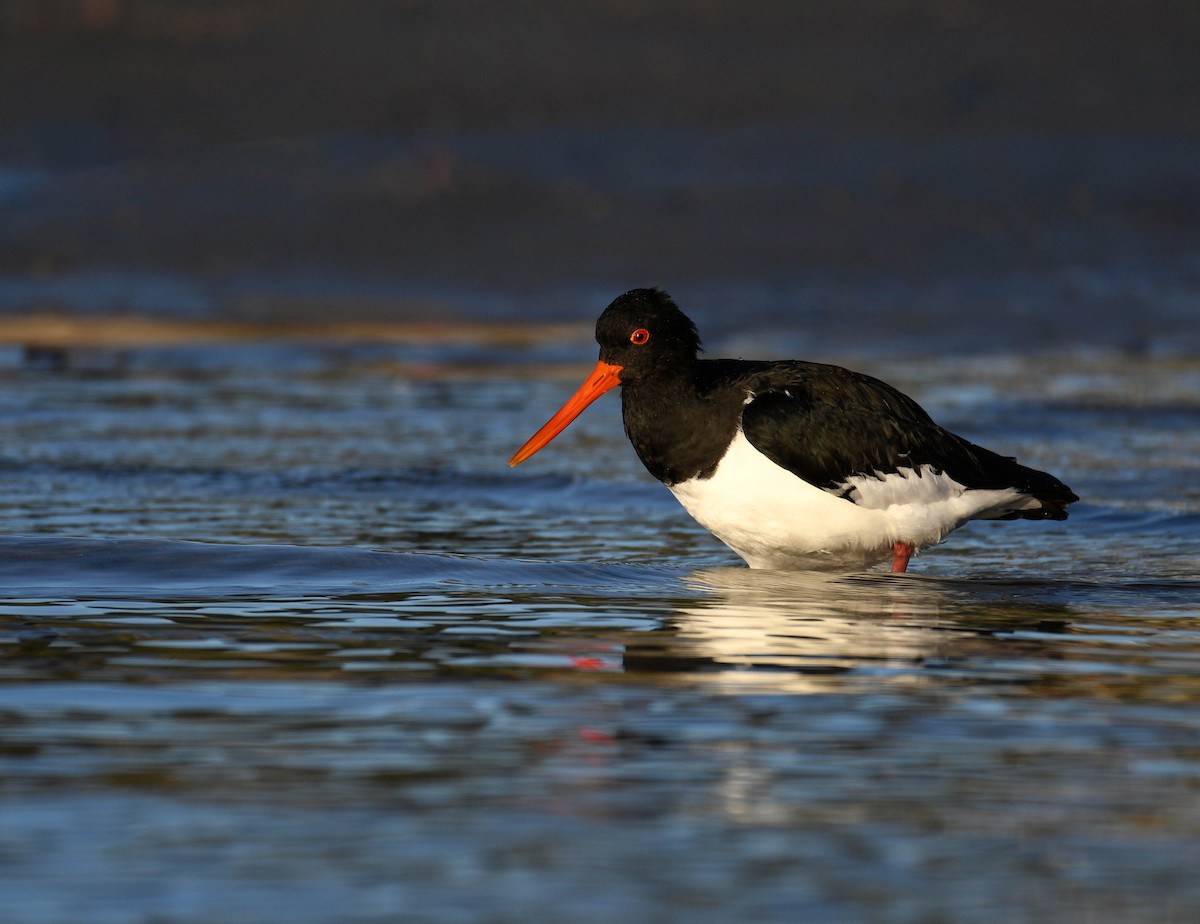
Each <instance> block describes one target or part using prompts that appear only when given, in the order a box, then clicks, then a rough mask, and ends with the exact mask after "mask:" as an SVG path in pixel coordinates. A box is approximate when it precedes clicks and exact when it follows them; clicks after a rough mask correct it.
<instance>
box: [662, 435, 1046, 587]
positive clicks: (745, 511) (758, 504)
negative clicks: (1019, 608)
mask: <svg viewBox="0 0 1200 924" xmlns="http://www.w3.org/2000/svg"><path fill="white" fill-rule="evenodd" d="M839 490H840V491H845V492H848V493H849V495H850V496H851V497H853V498H854V502H851V501H850V500H847V499H846V498H845V497H841V496H838V494H835V493H831V492H829V491H825V490H822V489H821V488H817V487H815V486H813V485H811V484H809V483H808V482H806V481H804V479H802V478H798V477H796V476H795V475H793V474H792V473H791V472H789V471H787V470H786V469H784V468H781V467H780V466H778V465H776V464H775V463H774V462H772V461H771V460H770V459H768V458H767V457H766V456H764V455H763V454H762V453H761V452H759V451H758V450H757V449H755V448H754V446H752V445H751V444H750V442H749V440H747V439H746V438H745V436H744V435H743V434H742V433H741V432H740V431H739V432H738V434H737V435H736V436H735V437H734V439H733V442H732V443H731V444H730V446H729V449H728V451H727V452H726V454H725V456H724V458H722V459H721V463H720V464H719V465H718V466H717V469H716V471H715V472H714V473H713V475H712V477H711V478H706V479H700V478H693V479H691V480H690V481H685V482H683V483H681V484H677V485H674V486H672V487H671V491H672V493H673V494H674V495H675V497H676V498H678V500H679V502H680V503H681V504H683V506H684V508H685V509H686V510H687V512H688V513H690V514H691V515H692V516H693V517H694V518H695V519H696V521H697V522H698V523H700V525H701V526H704V527H705V528H706V529H708V530H709V531H710V532H712V533H713V535H715V536H716V537H717V538H718V539H720V540H721V541H722V542H724V543H725V544H726V545H727V546H729V547H730V548H731V549H733V550H734V551H735V552H737V553H738V555H740V556H741V557H742V558H744V559H745V560H746V563H747V564H748V565H749V566H750V567H751V568H773V569H779V570H807V569H812V568H861V567H863V566H865V565H868V564H873V563H875V562H878V561H880V560H882V559H884V558H886V557H887V556H889V555H890V554H891V549H892V545H893V544H894V543H896V542H908V543H911V544H912V545H913V546H915V547H917V548H925V547H928V546H931V545H935V544H936V543H938V542H941V541H942V539H944V538H945V537H946V535H947V534H948V533H949V532H950V531H951V530H953V529H956V528H957V527H959V526H961V525H962V524H963V523H965V522H966V521H967V520H970V519H975V518H978V517H989V516H992V517H994V516H999V515H1002V514H1004V513H1006V512H1008V511H1011V510H1014V509H1019V508H1021V507H1024V506H1026V505H1027V504H1030V503H1032V504H1033V505H1034V506H1036V504H1037V502H1036V501H1032V500H1031V499H1030V498H1027V497H1025V496H1023V495H1021V494H1020V493H1019V492H1018V491H1016V490H1015V489H1005V490H1001V491H977V490H970V489H967V488H965V487H964V486H963V485H961V484H959V483H958V482H957V481H955V480H954V479H953V478H951V477H949V476H948V475H945V474H941V473H936V472H935V471H934V470H933V469H932V468H931V467H929V466H923V467H922V468H921V469H920V470H919V472H918V471H916V470H913V469H904V470H902V471H901V472H900V473H894V474H887V475H878V476H874V475H860V476H855V477H854V478H852V479H849V480H848V481H847V482H846V483H845V484H844V485H843V486H841V488H840V489H839Z"/></svg>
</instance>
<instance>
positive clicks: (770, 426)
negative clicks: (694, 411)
mask: <svg viewBox="0 0 1200 924" xmlns="http://www.w3.org/2000/svg"><path fill="white" fill-rule="evenodd" d="M746 384H747V386H748V387H749V388H750V390H751V391H752V393H753V394H754V398H753V400H751V401H750V402H749V404H747V405H746V407H745V409H744V411H743V415H742V431H743V432H744V433H745V435H746V439H748V440H749V441H750V443H751V444H752V445H753V446H754V447H755V448H756V449H758V451H759V452H761V453H762V454H763V455H765V456H766V457H767V458H769V459H770V460H771V461H773V462H774V463H775V464H776V465H779V466H782V467H783V468H785V469H787V470H788V471H790V472H792V473H793V474H795V475H797V476H798V477H800V478H803V479H804V480H805V481H807V482H809V483H810V484H813V485H816V486H817V487H819V488H823V489H824V490H827V491H832V492H834V493H841V492H842V491H844V490H845V487H844V486H845V482H846V480H847V479H848V478H850V477H851V476H854V475H866V476H873V475H876V474H880V475H886V474H889V473H891V472H896V471H899V470H900V469H903V468H911V469H913V470H915V471H918V472H919V471H920V470H921V467H922V466H925V465H929V466H931V467H932V468H933V469H935V470H936V471H939V472H945V473H946V474H948V475H950V476H951V477H952V478H954V480H955V481H957V482H959V483H960V484H962V485H965V486H966V487H968V488H982V489H995V488H1016V489H1017V490H1019V491H1021V492H1022V493H1024V494H1027V495H1029V496H1031V497H1035V498H1037V499H1038V500H1039V501H1041V503H1042V506H1041V507H1040V508H1038V509H1034V510H1024V511H1020V512H1019V513H1016V514H1013V516H1021V517H1026V518H1036V519H1044V518H1050V519H1064V518H1065V517H1066V509H1065V507H1066V505H1067V504H1069V503H1071V502H1072V501H1075V500H1078V498H1077V497H1076V496H1075V495H1074V494H1073V493H1072V492H1071V490H1070V489H1069V488H1067V487H1066V485H1064V484H1062V483H1061V482H1060V481H1059V480H1058V479H1057V478H1054V477H1053V476H1052V475H1048V474H1046V473H1045V472H1039V471H1037V470H1035V469H1031V468H1028V467H1026V466H1024V465H1021V464H1019V463H1018V462H1017V461H1016V460H1015V459H1011V458H1008V457H1006V456H1001V455H998V454H997V453H994V452H992V451H991V450H988V449H984V448H983V447H982V446H976V445H975V444H974V443H971V442H969V441H967V440H965V439H963V438H962V437H959V436H956V435H954V434H953V433H951V432H949V431H948V430H944V429H942V428H941V427H939V426H938V425H937V424H936V423H934V422H933V420H932V418H930V416H929V415H928V414H927V413H926V412H925V410H924V409H923V408H922V407H921V406H920V405H919V404H917V403H916V402H915V401H913V400H912V398H910V397H908V396H907V395H905V394H904V393H903V392H900V391H898V390H896V389H895V388H893V387H892V386H890V385H888V384H887V383H886V382H881V381H879V380H878V379H875V378H872V377H871V376H868V375H862V374H861V373H857V372H851V371H850V370H848V369H843V368H841V367H839V366H827V365H821V364H817V363H800V362H797V363H772V364H770V365H769V366H766V367H764V368H762V369H761V370H759V371H758V372H757V373H756V374H751V375H748V376H747V381H746ZM842 496H845V497H846V498H847V500H850V499H851V498H850V495H849V493H848V492H847V493H845V494H843V495H842Z"/></svg>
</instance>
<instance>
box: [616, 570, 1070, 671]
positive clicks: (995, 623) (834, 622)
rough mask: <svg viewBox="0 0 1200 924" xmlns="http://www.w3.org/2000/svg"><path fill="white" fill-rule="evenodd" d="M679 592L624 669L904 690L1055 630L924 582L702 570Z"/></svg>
mask: <svg viewBox="0 0 1200 924" xmlns="http://www.w3.org/2000/svg"><path fill="white" fill-rule="evenodd" d="M687 583H688V584H689V585H690V586H691V587H692V588H694V589H695V590H697V591H700V592H702V593H703V594H704V597H702V598H701V599H700V600H699V601H698V602H697V603H696V604H695V605H692V606H687V607H683V608H681V609H680V610H678V612H677V616H676V618H675V619H674V620H673V621H672V623H671V626H670V629H671V630H672V631H671V632H670V634H669V636H667V637H665V638H664V637H659V638H658V639H656V640H654V641H652V642H650V641H648V643H647V644H646V645H637V646H633V647H631V648H629V649H627V650H626V653H625V667H626V669H627V670H629V669H634V670H646V671H669V672H687V673H697V672H703V673H705V674H707V675H709V679H711V680H712V681H713V682H714V683H715V684H717V685H718V686H720V687H726V688H730V689H735V690H742V689H747V688H755V687H766V688H770V689H773V690H780V691H787V692H820V691H828V690H831V689H841V690H845V689H846V688H847V684H848V683H850V684H853V683H854V682H856V681H862V682H869V683H872V684H879V683H915V682H922V681H923V680H925V679H926V678H927V677H928V676H929V673H930V670H931V669H933V668H946V669H951V668H953V667H954V666H955V665H956V664H961V663H963V662H965V661H966V660H969V659H971V658H972V657H974V656H982V657H988V658H989V659H990V657H994V656H995V645H996V638H995V631H996V629H997V628H1000V627H1001V626H1004V625H1008V626H1011V625H1012V623H1013V622H1014V621H1015V622H1026V621H1029V620H1031V619H1032V620H1034V621H1037V622H1038V624H1039V625H1040V626H1042V627H1045V626H1047V625H1048V624H1053V623H1054V622H1055V620H1050V621H1049V622H1048V621H1047V619H1046V616H1047V613H1046V611H1045V609H1044V608H1039V609H1038V610H1037V611H1036V612H1034V611H1031V610H1029V609H1028V608H1020V607H1016V608H1014V607H1013V606H1012V605H1011V604H1010V605H1007V606H998V605H997V604H998V600H997V594H996V593H995V592H994V590H995V589H994V588H987V587H986V586H984V587H983V588H982V589H972V588H969V587H964V585H963V583H962V582H952V581H942V580H938V579H933V578H920V577H913V576H908V577H905V578H896V577H893V576H890V575H886V574H857V575H837V574H827V573H817V572H810V573H805V572H771V571H762V570H751V569H745V568H712V569H705V570H701V571H696V572H693V573H692V574H690V575H689V576H688V579H687ZM1056 615H1057V616H1058V617H1060V618H1059V620H1058V622H1059V624H1060V625H1061V624H1064V623H1062V621H1061V616H1062V613H1061V611H1057V612H1056Z"/></svg>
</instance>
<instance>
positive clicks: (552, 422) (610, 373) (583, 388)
mask: <svg viewBox="0 0 1200 924" xmlns="http://www.w3.org/2000/svg"><path fill="white" fill-rule="evenodd" d="M620 373H621V367H620V366H614V365H613V364H612V363H606V362H604V361H603V360H601V361H600V362H598V363H596V368H595V369H593V370H592V374H591V375H589V376H588V377H587V378H586V379H584V381H583V384H582V385H580V386H579V390H578V391H577V392H575V394H573V395H571V398H570V400H569V401H567V403H566V404H564V405H563V406H562V407H561V408H559V409H558V413H557V414H555V415H554V416H553V417H551V418H550V419H549V420H547V421H546V423H545V426H543V427H542V429H540V430H538V432H537V433H535V434H533V436H531V437H530V438H529V441H528V442H527V443H526V444H525V445H524V446H522V447H521V448H520V449H518V450H517V452H516V455H514V456H513V457H512V458H511V459H509V460H508V464H509V466H510V467H511V466H514V465H520V464H521V463H522V462H524V461H525V460H526V459H528V458H529V457H530V456H531V455H533V454H534V453H535V452H537V451H538V450H539V449H541V448H542V447H543V446H545V445H546V444H547V443H548V442H550V441H551V440H552V439H554V437H556V436H558V434H560V433H562V432H563V430H565V429H566V428H567V424H569V423H570V422H571V421H572V420H574V419H575V418H576V417H578V416H579V415H580V414H581V413H582V412H583V409H584V408H585V407H587V406H588V405H589V404H591V403H592V402H593V401H595V400H596V399H597V398H599V397H600V396H601V395H602V394H604V393H605V392H606V391H608V390H609V389H610V388H614V387H615V386H617V385H620V384H621V380H620V378H619V377H618V376H619V375H620Z"/></svg>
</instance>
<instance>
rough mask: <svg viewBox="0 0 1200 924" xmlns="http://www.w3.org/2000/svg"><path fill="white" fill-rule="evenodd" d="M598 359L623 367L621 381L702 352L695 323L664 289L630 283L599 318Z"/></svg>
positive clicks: (672, 365) (689, 360)
mask: <svg viewBox="0 0 1200 924" xmlns="http://www.w3.org/2000/svg"><path fill="white" fill-rule="evenodd" d="M596 342H597V343H599V344H600V359H601V361H602V362H605V363H611V364H612V365H615V366H620V367H621V382H622V383H623V384H625V383H629V382H632V381H636V380H637V379H639V378H645V377H647V376H650V375H653V374H654V373H662V372H664V371H667V370H670V369H672V368H675V367H679V366H681V365H687V364H690V363H692V362H693V361H694V360H695V359H696V354H697V353H699V352H700V350H701V346H700V334H699V333H697V331H696V325H695V324H693V323H692V322H691V319H690V318H688V316H687V315H686V314H684V313H683V312H682V311H680V310H679V308H678V307H677V306H676V304H675V303H674V302H673V301H671V296H669V295H668V294H667V293H666V292H663V291H662V290H661V289H632V290H630V291H629V292H626V293H625V294H624V295H622V296H621V297H620V298H618V299H616V300H615V301H614V302H613V303H612V304H611V305H609V306H608V307H607V308H606V309H604V313H603V314H602V315H600V320H598V321H597V322H596Z"/></svg>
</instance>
